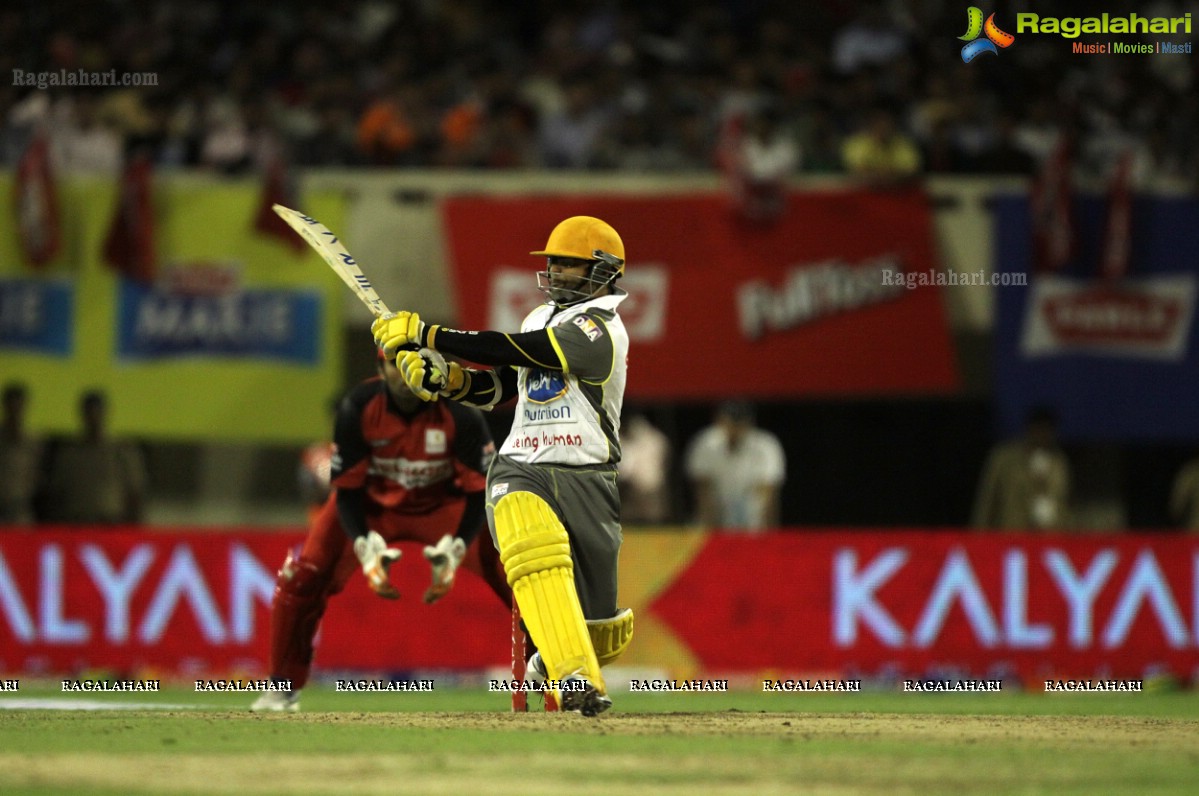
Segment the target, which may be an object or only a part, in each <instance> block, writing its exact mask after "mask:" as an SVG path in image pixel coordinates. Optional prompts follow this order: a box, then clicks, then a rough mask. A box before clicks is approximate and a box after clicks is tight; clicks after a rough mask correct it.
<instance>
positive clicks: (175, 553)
mask: <svg viewBox="0 0 1199 796" xmlns="http://www.w3.org/2000/svg"><path fill="white" fill-rule="evenodd" d="M301 540H302V534H300V533H298V532H297V533H278V532H263V531H255V530H253V529H228V530H227V531H222V532H219V533H213V532H208V533H170V532H165V531H154V532H138V531H134V530H115V531H114V530H104V529H92V528H87V529H80V530H75V531H66V530H55V529H46V530H39V531H37V532H19V531H6V532H5V533H4V534H3V535H0V673H25V674H29V675H36V674H59V673H63V674H66V673H75V674H78V673H80V672H85V671H89V670H96V669H107V670H113V671H119V672H126V673H137V672H147V671H152V672H157V673H160V674H162V675H163V676H169V675H172V674H174V675H178V676H181V677H191V676H201V675H213V676H220V675H222V674H232V673H236V674H242V675H249V676H262V675H265V674H266V670H267V658H268V646H267V644H268V640H267V635H268V627H269V605H270V599H271V594H272V592H273V589H274V582H275V570H276V569H277V568H278V566H279V564H280V563H281V562H282V560H283V558H284V555H285V553H286V551H287V549H288V547H289V546H291V545H296V544H299V543H300V541H301ZM403 547H405V555H404V556H403V558H402V559H401V560H400V562H399V564H397V566H396V567H395V569H394V570H393V572H394V573H395V576H396V578H397V583H398V585H399V588H400V591H401V594H402V598H401V599H400V600H399V601H398V602H391V601H386V600H381V599H379V598H378V597H376V596H374V595H373V594H372V593H371V592H370V591H369V590H368V589H367V588H366V586H365V585H364V582H363V580H362V578H360V577H357V576H356V577H354V578H352V579H351V581H350V583H349V584H348V586H347V588H346V590H345V591H344V592H343V593H342V594H340V595H338V596H336V597H335V598H333V599H332V600H331V601H330V604H329V610H328V612H327V613H326V615H325V621H324V624H323V625H322V629H321V633H320V636H319V638H318V644H317V652H316V661H315V663H316V668H317V670H318V672H319V671H322V670H323V671H326V672H328V671H348V670H361V671H382V672H401V671H408V672H410V671H414V670H421V671H430V670H433V671H436V670H447V671H454V670H457V671H474V672H478V671H481V670H483V669H487V668H491V667H505V666H507V665H508V664H509V663H510V661H509V659H508V654H509V650H510V649H511V647H510V643H509V629H510V628H509V615H508V613H507V610H506V608H505V607H504V606H503V604H502V603H501V602H500V601H499V600H497V599H496V598H495V595H494V594H492V593H491V592H490V591H489V590H488V589H487V587H486V586H485V585H484V584H483V582H482V581H481V580H479V579H478V578H476V577H474V576H473V575H471V574H469V573H465V574H463V575H462V576H461V577H460V578H459V579H458V582H457V584H456V585H455V587H454V590H453V592H451V594H450V595H449V596H448V597H446V598H445V599H443V600H442V601H441V602H439V603H437V604H436V605H433V606H426V605H423V604H422V603H421V601H420V595H421V594H422V593H423V592H424V588H425V586H426V585H427V582H428V567H427V565H426V563H425V561H424V559H423V558H422V556H421V555H420V553H419V551H418V550H417V549H416V546H414V545H404V546H403ZM621 560H622V565H621V584H620V595H621V604H622V606H629V607H631V608H633V610H634V611H635V613H636V634H635V636H634V639H633V643H632V646H631V648H630V649H629V651H628V653H627V654H626V655H625V657H623V658H622V659H621V661H620V665H621V666H624V667H631V668H632V669H635V670H638V671H645V670H651V669H657V670H665V671H667V672H669V673H670V674H672V675H674V676H702V675H705V674H707V675H712V676H722V675H729V674H737V673H744V674H752V675H754V676H761V675H768V676H773V677H788V676H800V675H805V674H816V673H833V672H836V673H840V674H842V675H845V676H861V677H863V678H867V677H878V676H886V675H888V674H892V675H894V674H907V675H911V676H915V675H922V674H926V673H936V672H947V671H953V672H957V673H961V674H962V675H963V676H966V675H970V676H976V677H997V676H1004V677H1006V676H1017V677H1020V678H1022V679H1024V680H1025V681H1026V682H1036V681H1038V680H1039V679H1045V678H1075V679H1079V678H1091V677H1124V678H1141V677H1146V676H1149V675H1153V674H1160V673H1172V674H1173V675H1174V676H1175V677H1177V678H1179V679H1180V680H1184V681H1185V680H1193V679H1194V678H1195V677H1196V676H1199V538H1197V537H1194V536H1184V535H1165V534H1160V535H1143V536H1119V537H1116V536H1109V535H1103V536H1098V535H1097V536H1081V535H1071V536H1066V535H1061V536H1040V535H1038V536H1033V535H1020V534H1014V535H1001V534H975V533H964V532H953V531H936V532H921V531H895V532H863V531H858V530H854V531H844V532H831V531H822V532H810V531H799V530H797V531H790V532H782V531H780V532H774V533H768V534H763V535H756V536H747V535H744V534H722V533H705V532H699V531H689V532H638V531H632V530H630V531H628V532H627V533H626V534H625V548H624V550H623V551H622V553H621Z"/></svg>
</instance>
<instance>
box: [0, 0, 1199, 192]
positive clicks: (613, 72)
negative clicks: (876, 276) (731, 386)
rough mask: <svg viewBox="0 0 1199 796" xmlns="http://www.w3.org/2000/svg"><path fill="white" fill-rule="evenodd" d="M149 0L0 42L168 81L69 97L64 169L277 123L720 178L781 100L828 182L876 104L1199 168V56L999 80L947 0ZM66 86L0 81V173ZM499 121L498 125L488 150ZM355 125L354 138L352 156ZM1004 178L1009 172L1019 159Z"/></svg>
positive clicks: (1035, 64)
mask: <svg viewBox="0 0 1199 796" xmlns="http://www.w3.org/2000/svg"><path fill="white" fill-rule="evenodd" d="M153 5H154V8H153V13H151V14H149V15H148V16H147V13H146V11H145V9H144V8H142V7H141V6H138V5H137V4H131V3H127V2H120V3H115V4H100V5H97V4H87V3H67V4H65V5H61V6H56V8H58V9H59V11H58V12H57V13H54V14H20V15H17V14H15V13H14V14H13V15H12V16H11V17H10V18H8V19H11V20H12V21H11V22H10V24H9V25H8V26H7V27H6V26H0V52H3V53H4V56H5V57H7V59H8V61H9V62H10V66H12V67H14V68H19V69H21V70H23V71H25V72H27V73H30V74H36V73H38V72H43V73H44V72H47V71H54V72H57V70H58V69H60V68H62V69H66V70H68V71H72V70H75V69H80V68H82V69H85V70H96V71H106V70H108V69H110V68H111V69H115V70H116V71H117V72H118V73H120V72H125V73H126V74H128V73H139V72H147V73H151V74H153V75H155V76H156V77H157V83H156V84H155V85H153V86H151V87H145V86H125V85H118V86H111V87H99V86H97V87H94V88H87V89H82V90H80V91H77V92H71V94H70V98H71V100H74V99H75V98H76V95H84V96H86V99H83V97H82V96H80V97H79V98H80V99H81V101H82V102H84V103H90V104H94V105H95V106H96V110H95V114H94V115H95V122H94V123H93V122H90V121H85V122H82V123H80V122H78V121H77V120H73V119H70V118H67V119H66V125H65V126H62V129H63V131H64V134H65V136H64V137H71V136H76V135H79V134H78V133H77V132H75V131H73V129H72V128H73V127H74V126H76V125H78V126H79V128H80V130H81V131H82V134H81V137H82V141H81V142H78V145H72V147H71V148H72V149H73V150H74V151H76V153H77V154H78V157H75V156H72V158H71V163H72V165H69V166H65V165H64V168H65V169H66V170H67V171H73V170H75V165H74V164H75V163H76V162H78V163H80V164H81V165H82V166H83V167H87V168H93V169H95V168H98V167H99V166H102V165H103V164H104V163H106V162H108V159H109V156H110V154H111V143H112V141H111V136H115V137H116V139H117V140H118V141H119V142H120V144H121V149H122V150H123V151H124V152H125V153H128V152H129V151H130V150H132V149H134V148H139V149H141V150H142V151H143V152H150V153H152V154H151V156H152V157H153V158H154V160H155V165H157V166H173V165H183V166H197V165H209V166H211V167H213V168H216V169H220V170H221V171H234V172H237V171H240V170H242V169H246V168H251V167H252V166H253V165H254V161H255V160H256V157H257V156H256V155H255V154H254V151H255V150H256V148H257V146H256V144H255V143H254V141H253V140H252V139H253V138H254V137H255V134H256V133H255V131H261V130H271V131H277V132H278V134H279V135H281V136H282V138H283V139H284V142H283V143H284V144H285V145H286V146H287V147H288V149H289V150H290V151H291V152H292V153H293V154H292V157H291V158H290V159H291V160H292V162H294V163H296V164H297V165H300V166H304V165H342V164H358V163H361V162H366V163H372V164H379V165H391V166H434V165H455V166H458V165H460V166H463V167H469V168H474V167H483V168H509V167H512V166H513V165H516V166H524V165H548V166H549V167H551V168H589V169H591V168H594V169H602V168H630V169H639V170H641V169H644V170H650V169H652V170H654V171H675V170H679V169H682V168H698V169H703V170H712V169H713V168H714V167H715V164H714V161H715V157H714V155H715V154H716V152H715V150H716V148H717V142H716V141H715V140H714V138H715V136H713V135H712V131H714V130H718V129H720V128H721V126H722V125H723V124H724V122H725V120H726V119H727V118H728V117H729V116H730V115H737V114H743V113H746V112H748V111H750V110H752V109H754V108H758V107H761V106H762V105H763V104H776V105H778V106H779V107H781V108H783V109H784V118H783V126H784V127H787V128H791V129H794V130H796V133H797V141H798V143H799V145H800V147H801V149H802V151H803V161H804V166H805V169H806V170H808V171H816V172H822V171H833V170H836V168H837V162H838V161H839V160H840V154H839V153H840V150H841V147H840V144H841V143H843V138H844V135H845V134H846V132H847V131H852V130H855V129H856V128H858V126H859V125H860V124H861V121H862V120H861V118H860V117H861V114H862V109H863V108H869V107H872V106H873V105H875V104H878V103H880V102H887V103H890V104H891V105H892V106H893V108H894V110H895V113H896V118H897V119H900V120H902V121H903V123H904V124H905V125H906V126H907V129H908V131H909V132H910V134H911V135H912V136H914V138H915V139H916V140H917V141H919V142H920V144H921V145H925V146H927V144H928V143H929V141H930V140H931V137H932V130H933V126H934V124H935V123H936V122H937V121H939V120H948V121H949V122H950V124H951V130H950V134H951V135H952V137H953V138H954V140H955V142H956V145H957V146H958V147H960V148H961V149H963V150H964V151H965V152H966V154H967V155H968V156H969V159H970V160H971V165H972V166H973V165H977V161H976V160H975V159H977V158H980V157H982V156H984V155H986V154H987V153H988V152H989V151H990V150H992V149H993V148H995V147H996V146H999V143H998V141H997V140H996V138H995V135H994V133H995V132H996V131H995V130H993V127H994V126H995V125H994V122H993V117H994V115H995V113H996V111H997V109H1001V108H1002V109H1005V110H1008V111H1010V112H1011V113H1012V114H1013V117H1014V118H1013V121H1014V124H1015V127H1016V129H1015V134H1016V138H1015V141H1016V143H1017V145H1018V148H1019V150H1020V151H1023V152H1026V153H1028V154H1029V155H1030V156H1032V157H1033V158H1034V159H1036V160H1038V161H1040V160H1041V159H1043V158H1044V157H1045V156H1046V155H1047V154H1048V152H1049V151H1050V150H1051V148H1052V146H1053V142H1054V141H1055V140H1056V139H1057V136H1058V133H1059V132H1060V129H1061V128H1062V126H1063V125H1064V124H1066V123H1067V120H1068V119H1069V118H1070V117H1073V116H1077V117H1079V119H1078V124H1079V126H1080V129H1079V131H1078V133H1079V135H1078V139H1079V148H1078V151H1079V152H1080V153H1081V154H1083V155H1084V157H1081V158H1080V159H1079V169H1080V170H1081V171H1082V176H1091V175H1089V174H1088V173H1087V172H1088V171H1089V170H1091V169H1095V168H1102V167H1104V164H1105V163H1108V162H1110V160H1111V158H1110V154H1111V152H1112V151H1113V147H1114V148H1118V149H1119V150H1121V151H1122V150H1124V149H1126V148H1129V146H1130V145H1131V144H1132V140H1131V139H1137V141H1136V147H1137V148H1143V149H1145V150H1146V151H1147V153H1148V152H1149V150H1151V155H1148V154H1147V159H1148V158H1149V157H1151V158H1152V159H1151V161H1150V163H1149V166H1153V165H1155V164H1160V167H1158V168H1157V169H1156V171H1158V172H1159V173H1160V174H1161V175H1162V176H1163V177H1172V178H1173V179H1174V180H1175V181H1177V182H1179V183H1180V184H1182V185H1186V186H1187V187H1189V188H1193V187H1194V185H1193V182H1194V180H1195V178H1196V175H1199V152H1197V150H1196V148H1195V146H1194V129H1195V127H1196V126H1197V125H1199V93H1197V92H1196V91H1195V90H1194V85H1195V70H1194V69H1193V67H1192V62H1191V59H1188V58H1150V59H1134V60H1128V59H1125V60H1120V59H1112V58H1078V57H1077V56H1074V55H1072V54H1071V53H1070V50H1069V48H1053V47H1050V46H1049V43H1048V42H1038V41H1034V40H1033V39H1029V40H1023V39H1021V40H1020V43H1019V44H1018V45H1017V46H1016V47H1013V48H1011V50H1010V51H1005V53H1004V58H1003V60H1002V61H1001V62H999V63H1000V64H1001V66H1002V68H1001V69H998V68H993V64H994V63H996V62H993V61H985V60H980V61H979V62H977V63H972V64H962V63H960V59H958V61H959V62H958V63H954V62H953V61H954V58H955V57H956V52H955V51H954V50H953V47H947V46H946V44H947V43H951V42H952V41H953V40H954V39H953V37H955V36H957V35H959V34H960V33H961V25H962V19H961V16H962V14H961V11H962V9H961V6H957V5H952V4H945V3H900V2H896V0H871V2H864V3H828V4H821V3H792V4H778V3H765V4H763V3H742V4H734V5H730V4H727V3H722V2H716V0H695V2H692V3H688V4H684V5H680V4H675V5H673V6H671V5H668V6H666V7H662V6H660V5H655V4H652V3H643V4H640V5H637V4H633V5H630V4H612V3H599V4H583V5H579V4H567V5H565V6H562V7H558V6H555V7H553V8H549V7H547V8H544V9H540V12H538V13H532V12H527V10H526V11H522V10H520V9H519V8H516V7H514V8H512V9H502V10H500V9H496V8H492V7H490V6H488V5H487V4H480V3H477V2H462V3H435V2H432V3H406V4H400V5H399V6H396V7H392V5H389V4H386V3H378V2H376V1H375V0H345V2H342V3H340V4H336V5H334V6H328V5H326V6H312V7H310V8H306V9H305V10H304V11H301V12H296V11H294V10H293V9H290V8H289V7H288V6H287V5H286V4H284V3H280V2H274V1H272V0H265V2H260V3H242V4H212V3H190V4H189V3H183V2H180V0H161V2H157V3H155V4H153ZM1163 13H1169V14H1172V13H1175V12H1174V11H1170V12H1163ZM17 20H19V24H18V23H17ZM1034 38H1035V37H1034ZM66 94H67V92H64V91H62V90H60V89H56V90H52V91H41V90H38V89H36V88H33V87H29V86H24V85H16V86H9V85H5V86H0V117H3V127H2V128H0V151H2V153H3V157H4V158H5V160H6V162H7V163H9V164H11V163H12V162H13V161H14V159H15V157H16V156H17V154H18V153H20V152H21V151H22V150H23V149H24V147H25V144H26V142H27V139H28V136H29V134H30V131H31V128H32V127H33V126H35V125H38V124H45V125H49V126H51V127H52V128H53V127H56V126H61V125H62V122H63V119H62V115H61V111H62V110H64V109H59V108H57V107H51V106H58V105H59V104H63V103H61V102H60V98H62V97H63V96H64V95H66ZM381 97H382V98H383V99H379V98H381ZM66 104H67V105H70V103H69V102H68V103H66ZM513 104H515V105H518V106H521V108H522V109H521V110H520V111H518V112H513V111H512V110H511V109H512V106H513ZM617 109H619V111H617ZM255 114H256V115H257V116H259V117H260V118H259V119H258V120H252V119H249V118H247V117H248V116H251V115H255ZM618 114H626V115H632V116H633V117H634V118H632V119H630V118H624V119H622V120H621V122H622V124H621V125H620V126H621V127H622V128H623V129H622V130H621V131H620V132H619V133H618V134H617V135H616V137H617V138H625V139H627V138H628V137H629V136H636V135H637V133H638V131H639V130H641V131H644V132H645V133H646V134H647V135H648V136H649V138H650V141H649V143H648V145H644V144H638V145H635V146H634V147H633V149H634V150H635V151H631V152H630V153H629V155H628V158H627V160H628V164H627V165H624V164H622V163H620V162H619V159H617V161H616V162H614V159H613V158H612V157H611V154H612V151H611V150H610V149H608V150H607V151H602V149H600V146H601V143H602V142H603V139H604V134H605V133H606V132H607V130H608V127H609V126H610V125H615V124H617V122H616V118H617V116H618ZM809 114H812V115H814V117H815V118H814V119H812V120H809V119H808V118H807V117H808V115H809ZM90 115H91V111H88V110H83V111H81V112H80V116H90ZM1070 123H1071V124H1073V122H1070ZM494 126H502V127H504V128H505V131H504V133H503V134H502V136H501V137H502V138H503V139H504V140H503V145H502V146H500V147H497V148H494V149H493V148H492V147H491V146H490V143H491V141H490V139H491V138H492V137H493V130H492V129H491V128H493V127H494ZM348 127H353V128H355V129H356V130H357V132H358V133H360V135H358V136H356V142H357V145H356V146H355V148H354V149H353V150H350V151H347V149H346V147H345V143H346V132H347V128H348ZM325 131H332V132H331V133H330V134H329V135H326V133H325ZM1155 133H1156V138H1157V140H1155V141H1153V142H1152V144H1151V145H1150V144H1146V141H1145V139H1146V138H1148V137H1149V136H1151V135H1153V134H1155ZM701 148H702V151H701ZM205 153H206V154H205ZM681 153H685V156H684V157H681V158H680V157H679V155H680V154H681ZM830 154H835V156H834V157H830ZM536 155H540V160H539V159H538V158H537V157H536ZM989 167H990V168H994V167H995V164H994V163H991V164H990V165H989ZM1017 167H1018V166H1017ZM1003 168H1004V169H1005V171H1004V172H1003V173H1013V169H1014V167H1013V165H1012V164H1011V163H1007V164H1006V165H1004V166H1003ZM928 170H929V171H934V172H944V171H946V170H947V169H946V168H945V167H944V165H943V164H941V165H938V164H930V166H929V168H928ZM913 171H915V170H913ZM1139 172H1140V169H1138V174H1139Z"/></svg>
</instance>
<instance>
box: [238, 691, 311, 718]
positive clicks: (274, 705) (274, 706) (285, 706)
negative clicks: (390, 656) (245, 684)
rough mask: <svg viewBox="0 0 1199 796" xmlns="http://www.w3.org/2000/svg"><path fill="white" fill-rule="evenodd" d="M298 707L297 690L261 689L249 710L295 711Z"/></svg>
mask: <svg viewBox="0 0 1199 796" xmlns="http://www.w3.org/2000/svg"><path fill="white" fill-rule="evenodd" d="M299 709H300V692H299V691H294V690H293V691H263V692H262V694H261V695H260V696H259V697H258V699H255V700H254V704H253V705H250V710H253V711H255V712H258V713H295V712H296V711H298V710H299Z"/></svg>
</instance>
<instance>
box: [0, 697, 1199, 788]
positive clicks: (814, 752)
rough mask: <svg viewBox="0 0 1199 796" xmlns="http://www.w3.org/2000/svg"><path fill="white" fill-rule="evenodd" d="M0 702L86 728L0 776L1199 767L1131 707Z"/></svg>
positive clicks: (1133, 783)
mask: <svg viewBox="0 0 1199 796" xmlns="http://www.w3.org/2000/svg"><path fill="white" fill-rule="evenodd" d="M0 718H3V719H4V720H5V721H6V722H7V721H13V722H14V723H15V725H16V726H14V725H10V726H9V727H8V729H9V730H12V731H15V732H17V733H23V734H26V735H28V734H36V733H38V732H63V733H67V732H72V724H74V725H75V726H74V733H73V734H74V735H75V736H76V737H75V739H74V740H73V742H71V743H69V744H63V745H62V746H61V748H53V751H51V752H49V753H38V752H36V751H33V749H31V748H30V749H24V750H22V751H12V747H11V746H10V747H8V748H6V749H2V750H0V792H5V793H81V794H82V793H131V794H132V793H172V794H176V793H222V794H225V793H228V794H233V793H248V794H267V793H288V794H297V793H298V794H318V793H319V794H325V793H351V794H374V793H389V794H391V793H419V794H464V793H465V794H478V796H483V794H506V793H512V794H517V793H519V794H547V795H552V796H563V795H564V794H613V793H634V792H636V793H652V794H688V795H689V796H693V795H694V794H697V793H703V794H741V793H752V794H760V793H761V794H770V793H796V792H804V793H836V794H845V793H886V794H897V793H920V794H927V793H1011V792H1020V793H1055V794H1056V793H1125V792H1177V793H1186V792H1188V787H1190V786H1193V783H1194V782H1195V781H1196V777H1197V776H1199V722H1196V721H1191V720H1186V719H1164V718H1148V717H1128V716H945V715H898V714H883V713H838V714H812V713H802V714H797V713H747V712H739V711H727V712H719V713H654V714H630V713H616V712H613V713H611V714H608V715H605V716H603V717H600V718H599V719H596V720H588V719H584V718H582V717H580V716H578V715H572V714H565V715H564V714H524V715H521V714H515V715H514V714H504V713H485V712H473V713H300V714H288V715H280V714H273V715H258V714H244V713H241V714H211V713H209V714H204V713H196V712H182V711H162V712H160V711H155V712H153V713H151V712H145V713H140V712H139V713H129V712H122V713H120V714H119V715H118V714H107V716H105V714H88V715H87V716H86V717H84V718H81V717H80V715H79V714H75V716H74V718H75V722H71V721H69V719H71V718H72V717H71V716H70V715H65V716H64V714H61V713H59V714H57V716H52V715H48V714H47V713H34V712H23V711H16V712H13V713H12V714H9V715H7V716H3V717H0ZM54 720H57V722H54ZM22 723H27V724H28V726H27V727H26V728H22V727H21V726H20V725H21V724H22ZM51 723H56V724H57V727H58V729H57V730H55V729H54V727H53V726H51ZM122 737H124V738H125V741H122V740H121V738H122ZM31 746H32V742H31ZM1189 792H1193V791H1189Z"/></svg>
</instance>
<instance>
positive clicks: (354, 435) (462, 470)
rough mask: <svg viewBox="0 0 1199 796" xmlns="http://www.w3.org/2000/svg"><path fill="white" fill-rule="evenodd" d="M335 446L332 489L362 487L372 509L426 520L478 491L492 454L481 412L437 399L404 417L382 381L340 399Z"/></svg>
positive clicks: (371, 382)
mask: <svg viewBox="0 0 1199 796" xmlns="http://www.w3.org/2000/svg"><path fill="white" fill-rule="evenodd" d="M333 444H334V448H333V462H332V481H333V486H334V487H337V488H341V489H357V488H360V487H363V486H365V487H366V493H367V499H368V500H369V501H370V502H371V503H374V504H375V505H377V506H379V507H381V508H383V509H385V510H388V511H394V512H397V513H400V514H425V513H427V512H429V511H432V510H433V509H435V508H437V507H438V506H440V505H441V504H442V503H444V502H445V500H446V499H447V498H455V497H461V496H462V495H464V494H466V493H468V492H481V491H482V490H483V489H484V487H485V485H486V480H487V479H486V473H487V466H488V465H489V464H490V463H491V457H492V456H493V455H494V454H495V444H494V443H493V442H492V439H491V433H490V431H488V429H487V424H486V423H485V422H484V420H483V416H482V414H481V413H480V412H479V411H478V410H476V409H472V408H470V407H466V406H460V405H458V404H456V403H454V402H452V401H433V402H431V403H423V404H421V406H420V409H418V410H417V411H416V412H415V413H414V414H412V415H405V414H403V413H401V412H400V410H399V408H398V407H397V406H396V404H395V403H394V402H393V401H392V400H391V397H390V394H389V393H388V392H387V384H386V383H385V382H384V381H383V380H382V379H380V378H373V379H369V380H367V381H364V382H362V383H361V384H359V385H357V386H356V387H354V388H353V389H352V390H350V392H349V393H348V394H347V395H346V397H345V398H343V399H342V401H341V404H340V405H339V406H338V408H337V421H336V423H335V426H334V432H333Z"/></svg>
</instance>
